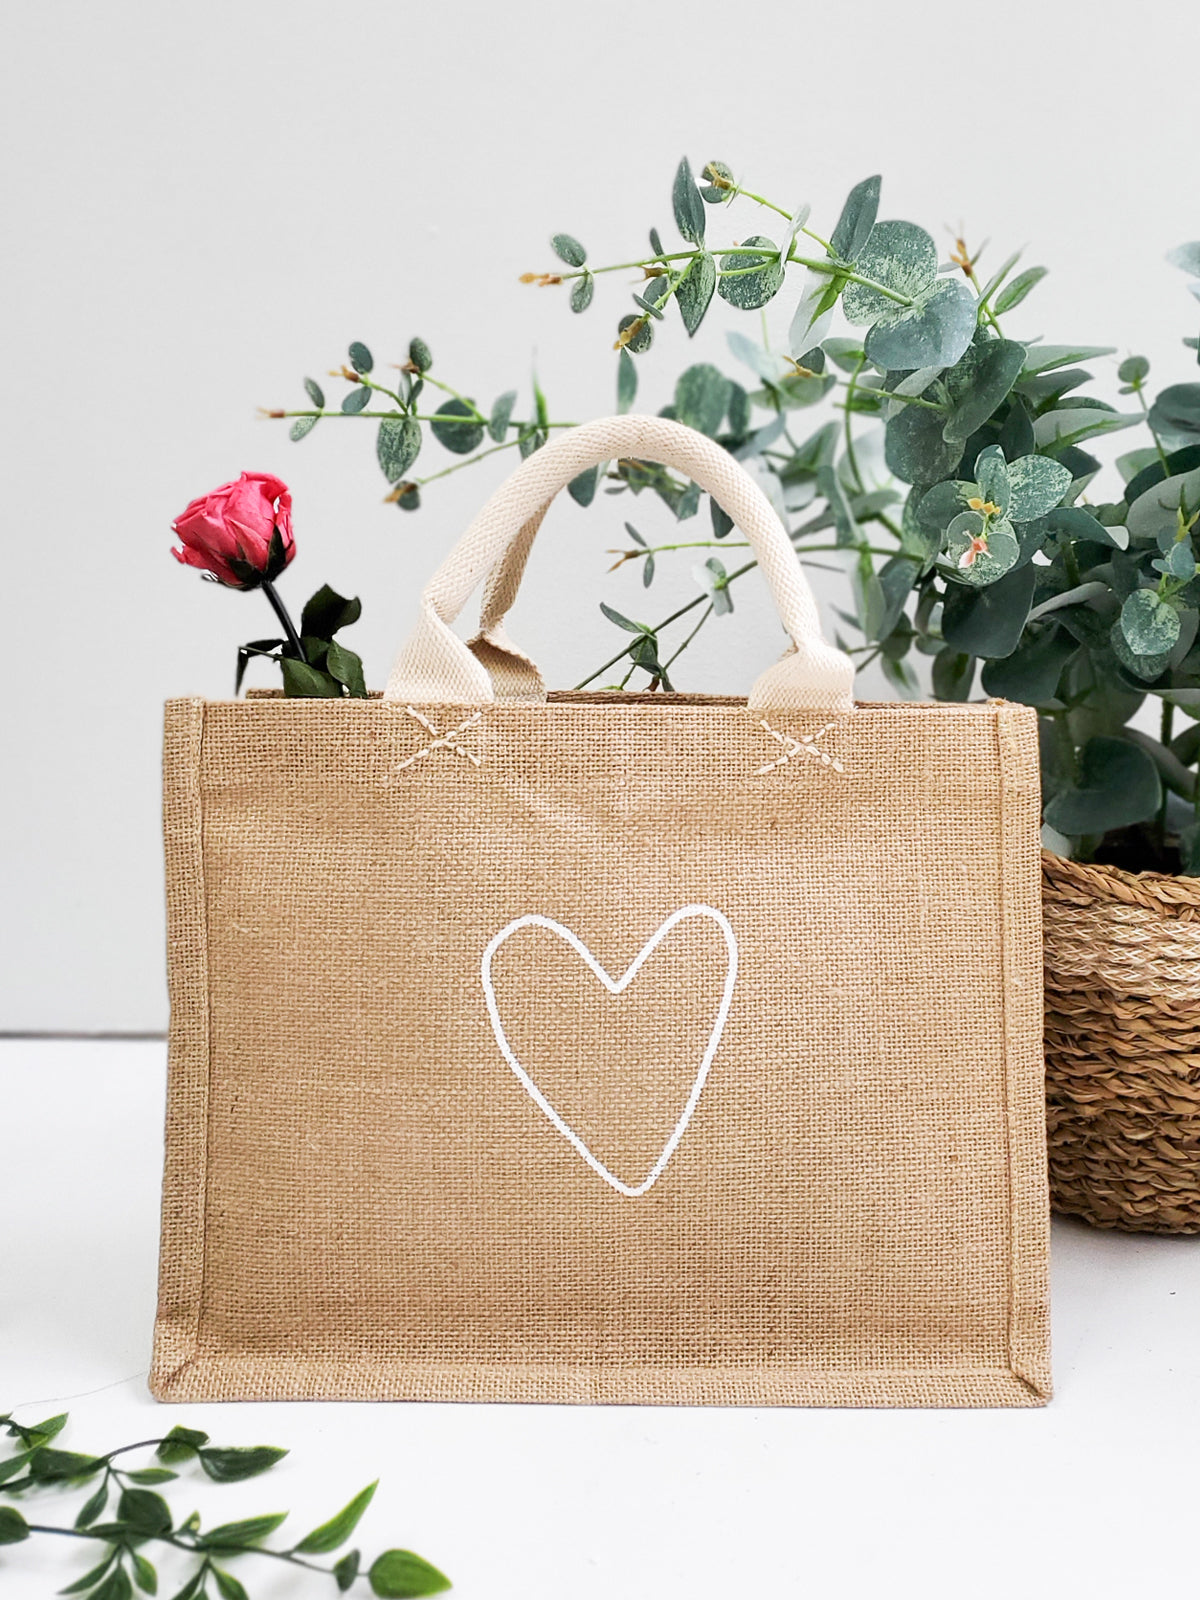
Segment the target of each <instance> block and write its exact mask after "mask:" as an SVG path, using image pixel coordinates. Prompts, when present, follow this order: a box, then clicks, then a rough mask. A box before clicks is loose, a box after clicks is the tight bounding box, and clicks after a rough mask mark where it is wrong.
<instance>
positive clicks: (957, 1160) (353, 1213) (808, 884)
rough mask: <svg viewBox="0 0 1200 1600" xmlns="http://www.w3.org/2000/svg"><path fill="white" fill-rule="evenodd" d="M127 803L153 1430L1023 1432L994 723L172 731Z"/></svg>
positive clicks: (1034, 891) (255, 715)
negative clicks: (650, 1420)
mask: <svg viewBox="0 0 1200 1600" xmlns="http://www.w3.org/2000/svg"><path fill="white" fill-rule="evenodd" d="M165 781H166V861H167V883H168V896H169V930H170V932H169V979H170V992H171V1044H170V1086H169V1097H168V1114H167V1164H166V1179H165V1195H164V1206H163V1245H162V1267H161V1282H160V1302H159V1313H158V1321H157V1327H156V1334H155V1349H154V1361H153V1371H152V1376H151V1387H152V1389H153V1391H154V1393H155V1394H156V1395H158V1396H159V1397H160V1398H163V1399H168V1400H177V1401H194V1400H223V1399H239V1398H241V1399H272V1398H278V1399H299V1398H345V1399H358V1400H362V1399H429V1400H513V1401H519V1400H542V1401H594V1402H674V1403H698V1402H709V1403H721V1404H759V1405H761V1404H814V1405H944V1406H957V1405H1012V1406H1030V1405H1038V1404H1041V1403H1043V1402H1044V1401H1045V1399H1046V1398H1047V1397H1048V1395H1049V1393H1050V1376H1049V1361H1048V1334H1047V1287H1046V1260H1047V1211H1048V1206H1047V1189H1046V1166H1045V1129H1044V1116H1043V1111H1044V1102H1043V1063H1042V987H1041V969H1042V945H1041V900H1040V894H1039V849H1038V772H1037V740H1036V729H1035V717H1034V714H1033V712H1032V711H1030V710H1027V709H1025V708H1022V707H1014V706H1009V705H1005V704H1003V703H989V704H981V705H964V706H948V705H943V706H908V705H892V706H865V707H864V706H859V707H856V708H854V709H852V710H847V711H841V712H839V713H836V714H826V715H822V714H820V713H818V712H815V711H807V710H804V709H803V708H795V707H793V708H792V709H779V710H778V711H774V712H773V711H771V710H770V709H764V708H763V707H762V706H761V705H757V706H755V707H754V708H753V709H751V708H749V707H748V706H747V705H746V703H745V702H740V701H734V700H724V699H701V698H698V697H695V698H685V697H680V696H626V697H611V696H604V695H597V696H589V695H576V696H561V697H551V699H550V700H549V702H548V703H545V704H522V703H514V702H509V701H505V700H497V701H495V702H493V703H492V704H487V705H483V706H480V705H479V704H477V703H470V704H462V705H456V706H448V705H445V704H438V705H433V704H412V705H406V704H401V703H398V702H395V701H388V700H370V701H348V700H347V701H336V702H335V701H320V700H285V699H282V698H270V697H266V698H256V699H252V700H248V701H241V702H206V701H203V700H198V699H187V700H175V701H172V702H170V704H169V705H168V707H167V716H166V769H165ZM689 908H706V909H703V910H700V911H696V912H695V913H694V914H691V915H688V916H685V917H683V918H682V919H681V920H678V921H677V922H675V923H674V924H673V925H672V926H671V927H670V929H669V930H668V931H667V932H666V933H665V934H663V935H662V937H661V938H660V940H659V942H658V943H657V944H656V945H655V946H654V948H653V949H652V950H651V951H650V952H649V953H648V954H646V956H645V959H644V963H643V965H642V966H641V967H640V968H639V970H638V971H637V972H636V975H635V976H634V977H633V978H632V979H631V980H630V981H629V982H628V983H627V984H626V985H625V986H624V987H622V986H621V984H620V983H619V981H618V980H620V979H621V976H622V975H623V974H625V973H626V972H627V970H628V969H629V968H630V966H631V964H632V963H634V962H635V960H636V959H637V958H638V957H639V955H640V954H641V953H642V952H643V951H645V950H646V947H647V945H648V944H650V943H651V942H652V941H653V940H654V938H655V935H656V934H658V933H659V932H660V930H662V928H663V926H664V924H666V923H667V922H668V921H669V920H670V919H671V918H672V917H673V916H674V914H675V913H676V912H679V911H686V910H688V909H689ZM713 913H718V914H719V917H718V916H714V915H713ZM526 918H541V919H544V920H543V921H542V922H524V923H522V925H521V926H519V927H517V928H516V929H515V930H514V931H512V932H511V934H510V935H506V936H505V937H504V938H502V939H501V940H500V942H499V943H498V944H497V943H496V941H497V938H498V936H499V935H501V934H504V932H505V930H506V929H509V928H510V927H511V925H512V924H513V923H514V922H516V923H521V919H526ZM550 923H553V924H557V925H558V927H559V928H560V929H562V930H567V931H568V932H569V933H570V934H571V935H572V936H573V938H574V939H575V941H577V944H573V943H571V942H570V940H568V939H567V938H566V937H564V936H563V935H562V934H561V933H558V932H555V931H554V929H553V928H552V927H550V926H549V925H548V924H550ZM723 927H727V928H728V930H729V937H728V938H727V937H726V934H725V932H724V931H723ZM730 940H732V942H733V947H735V949H736V973H735V975H734V977H733V979H732V984H731V987H730V989H729V994H728V1011H727V1016H726V1017H725V1018H724V1026H723V1029H720V1030H719V1037H718V1038H717V1041H716V1048H715V1051H713V1052H712V1055H711V1064H710V1067H709V1071H708V1075H707V1078H706V1080H705V1081H704V1083H703V1088H702V1092H701V1093H700V1094H699V1098H698V1100H697V1101H696V1103H695V1108H694V1112H693V1114H692V1116H691V1118H690V1120H688V1121H687V1123H686V1127H684V1129H683V1131H682V1133H681V1134H680V1136H679V1138H678V1142H677V1145H676V1147H675V1148H674V1150H673V1153H672V1154H671V1155H670V1159H669V1160H668V1161H667V1162H666V1164H665V1166H664V1167H663V1169H662V1171H661V1174H660V1175H659V1176H658V1177H657V1179H656V1180H655V1181H654V1182H653V1184H652V1185H651V1186H650V1187H649V1188H646V1189H645V1190H644V1192H641V1193H640V1194H636V1195H630V1194H628V1193H624V1192H621V1191H620V1190H619V1189H618V1188H616V1187H614V1185H613V1184H612V1183H610V1182H609V1181H607V1180H606V1179H605V1178H604V1177H603V1176H602V1175H601V1174H600V1173H599V1172H598V1171H597V1170H596V1169H595V1167H594V1166H593V1165H591V1164H589V1162H588V1161H587V1160H585V1159H584V1157H583V1156H582V1155H581V1153H580V1149H579V1148H578V1146H579V1145H581V1146H583V1147H584V1148H586V1150H587V1151H589V1152H590V1153H591V1154H592V1155H593V1156H594V1157H595V1159H596V1160H597V1161H598V1162H599V1163H600V1164H601V1165H602V1166H603V1168H604V1169H606V1170H607V1171H608V1172H609V1173H610V1174H611V1175H612V1176H614V1177H615V1178H616V1179H617V1180H619V1181H621V1182H623V1183H624V1184H625V1185H626V1187H627V1188H637V1187H638V1186H639V1185H640V1184H642V1182H643V1180H644V1179H645V1178H646V1176H647V1174H648V1173H650V1172H651V1171H652V1169H653V1167H654V1165H655V1162H656V1161H657V1160H658V1159H659V1157H660V1155H661V1153H662V1151H663V1149H664V1146H665V1145H666V1143H667V1142H668V1140H669V1138H670V1136H671V1135H672V1132H673V1130H675V1129H676V1128H677V1127H678V1124H679V1119H680V1117H681V1114H682V1112H683V1109H684V1108H685V1106H686V1105H687V1103H688V1100H689V1096H690V1095H691V1094H692V1093H693V1091H694V1088H695V1084H696V1080H697V1075H698V1072H699V1070H700V1067H701V1063H702V1061H703V1060H704V1058H705V1056H706V1053H707V1052H709V1050H710V1047H711V1045H712V1042H713V1039H714V1036H715V1034H716V1032H717V1023H718V1021H719V1020H720V1011H721V1006H722V1000H723V995H724V993H725V987H726V984H727V982H728V981H729V979H730V973H731V970H732V967H731V963H732V960H733V955H732V953H731V944H730ZM581 949H582V950H583V951H585V952H587V953H588V954H589V955H590V957H591V958H592V960H593V961H594V963H595V966H596V967H597V968H599V969H602V971H603V972H604V973H605V974H608V975H610V976H611V979H612V980H614V981H613V983H612V984H611V985H606V984H605V983H604V982H602V981H600V979H599V978H598V976H597V972H596V970H593V967H592V966H591V965H589V962H588V961H587V960H586V959H584V958H583V956H582V955H581V953H580V951H581ZM489 950H490V951H491V960H490V967H489V966H488V963H487V962H486V961H485V956H486V955H487V954H488V952H489ZM485 968H487V970H486V972H485ZM485 977H486V979H487V982H486V983H485V981H484V980H485ZM613 990H615V991H616V992H612V991H613ZM489 1002H490V1003H491V1005H492V1006H493V1008H494V1013H495V1019H496V1020H495V1021H494V1020H493V1016H492V1015H491V1014H490V1011H489ZM497 1023H498V1026H497ZM502 1040H503V1043H504V1045H506V1046H507V1049H508V1051H509V1052H510V1054H511V1055H512V1057H513V1058H514V1059H515V1060H516V1061H517V1062H518V1063H519V1065H520V1067H521V1069H522V1070H523V1071H524V1072H525V1074H526V1075H527V1077H528V1079H529V1081H530V1082H531V1083H532V1084H534V1085H535V1086H536V1088H537V1091H538V1092H539V1093H540V1094H541V1096H542V1097H543V1099H544V1101H545V1103H546V1104H547V1105H548V1106H550V1107H551V1108H552V1109H553V1110H554V1112H555V1113H557V1115H558V1116H559V1117H560V1119H561V1121H562V1123H563V1124H564V1125H566V1126H569V1128H570V1130H572V1132H573V1134H574V1135H575V1137H576V1141H577V1143H572V1142H571V1140H569V1139H568V1138H567V1137H566V1136H565V1135H564V1133H563V1132H562V1131H561V1130H560V1128H559V1127H557V1126H556V1125H554V1124H553V1122H552V1121H551V1120H550V1117H549V1116H548V1115H547V1113H546V1111H545V1110H544V1109H543V1107H542V1106H540V1105H539V1104H538V1103H536V1101H535V1098H534V1096H533V1095H532V1094H531V1093H530V1092H529V1089H528V1088H527V1086H526V1084H525V1083H524V1082H522V1080H521V1078H520V1077H519V1076H518V1073H517V1071H516V1070H515V1069H514V1068H513V1067H512V1065H511V1063H510V1062H509V1060H508V1059H506V1057H505V1054H504V1053H503V1050H502V1047H501V1041H502Z"/></svg>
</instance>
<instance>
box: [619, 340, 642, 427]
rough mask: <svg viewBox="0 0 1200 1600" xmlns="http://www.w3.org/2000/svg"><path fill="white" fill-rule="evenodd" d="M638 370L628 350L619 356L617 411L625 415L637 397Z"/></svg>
mask: <svg viewBox="0 0 1200 1600" xmlns="http://www.w3.org/2000/svg"><path fill="white" fill-rule="evenodd" d="M637 382H638V380H637V368H636V367H635V366H634V364H633V357H632V356H631V355H630V354H629V351H628V350H622V351H621V352H620V354H619V355H618V356H617V410H618V412H620V413H621V415H624V414H625V412H627V411H628V410H629V408H630V406H631V405H632V404H633V402H634V400H635V398H636V396H637Z"/></svg>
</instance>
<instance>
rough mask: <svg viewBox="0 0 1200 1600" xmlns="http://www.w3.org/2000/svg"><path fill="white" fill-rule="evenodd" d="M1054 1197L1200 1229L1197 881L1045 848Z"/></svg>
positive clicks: (1159, 1228) (1107, 1213) (1094, 1210)
mask: <svg viewBox="0 0 1200 1600" xmlns="http://www.w3.org/2000/svg"><path fill="white" fill-rule="evenodd" d="M1042 876H1043V884H1044V902H1045V906H1044V916H1045V930H1046V972H1045V983H1046V1094H1047V1114H1048V1121H1049V1136H1050V1184H1051V1194H1052V1197H1053V1201H1054V1205H1055V1206H1056V1207H1057V1209H1058V1210H1060V1211H1065V1212H1069V1213H1072V1214H1073V1215H1075V1216H1080V1217H1086V1219H1087V1220H1088V1221H1089V1222H1091V1223H1093V1224H1094V1225H1095V1226H1096V1227H1100V1228H1125V1229H1129V1230H1131V1231H1135V1232H1146V1233H1200V882H1198V881H1197V880H1196V879H1195V878H1177V877H1168V876H1165V875H1163V874H1160V873H1151V872H1145V873H1129V872H1122V871H1120V870H1119V869H1118V868H1116V867H1105V866H1092V865H1087V864H1084V863H1081V862H1077V861H1064V860H1063V859H1062V858H1061V857H1059V856H1054V855H1050V854H1046V855H1044V856H1043V858H1042Z"/></svg>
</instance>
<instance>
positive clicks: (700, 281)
mask: <svg viewBox="0 0 1200 1600" xmlns="http://www.w3.org/2000/svg"><path fill="white" fill-rule="evenodd" d="M716 287H717V264H716V262H715V261H714V260H713V258H712V256H710V255H709V253H708V251H707V250H706V251H705V252H704V254H703V255H699V256H696V258H695V259H694V260H693V261H692V263H691V265H690V266H689V267H688V269H687V271H686V272H685V273H684V275H683V277H682V278H681V279H680V283H679V287H678V289H676V291H675V299H676V301H677V302H678V305H679V314H680V316H681V317H682V318H683V325H684V327H685V328H686V329H687V331H688V333H689V335H691V334H693V333H695V331H696V329H697V328H698V327H699V326H700V324H701V322H703V320H704V313H705V312H706V311H707V310H708V308H709V306H710V304H711V303H712V297H713V293H714V291H715V290H716Z"/></svg>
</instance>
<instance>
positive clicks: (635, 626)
mask: <svg viewBox="0 0 1200 1600" xmlns="http://www.w3.org/2000/svg"><path fill="white" fill-rule="evenodd" d="M600 609H601V611H603V613H604V615H605V616H606V617H607V618H608V620H609V621H610V622H615V623H616V625H617V627H618V628H624V629H625V631H626V633H645V632H646V631H647V630H646V629H645V628H644V627H643V626H642V624H641V623H640V622H631V621H630V620H629V618H628V617H624V616H622V615H621V613H620V612H619V611H614V609H613V608H612V606H610V605H606V604H605V603H604V601H603V600H601V602H600Z"/></svg>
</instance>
